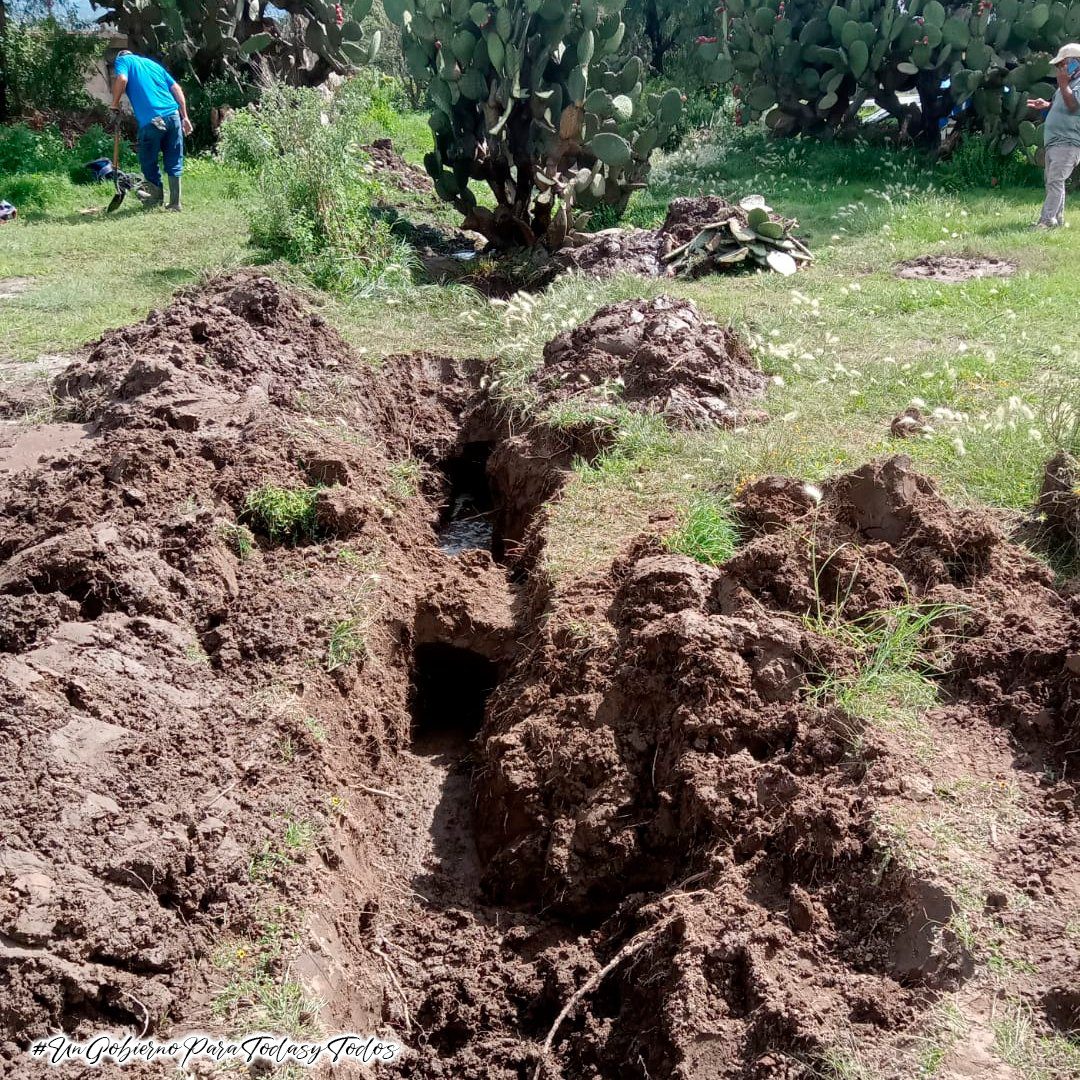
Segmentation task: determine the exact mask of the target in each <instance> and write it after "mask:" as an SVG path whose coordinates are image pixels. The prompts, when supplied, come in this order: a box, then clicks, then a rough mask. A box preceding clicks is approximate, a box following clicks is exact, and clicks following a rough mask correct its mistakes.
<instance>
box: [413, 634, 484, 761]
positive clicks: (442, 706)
mask: <svg viewBox="0 0 1080 1080" xmlns="http://www.w3.org/2000/svg"><path fill="white" fill-rule="evenodd" d="M498 681H499V679H498V669H497V668H496V666H495V664H493V663H492V662H491V661H490V660H485V659H484V657H482V656H480V655H479V654H477V653H474V652H472V651H471V650H469V649H461V648H458V647H456V646H454V645H440V644H430V645H417V647H416V652H415V655H414V667H413V703H412V719H413V750H414V751H415V752H416V753H418V754H439V753H447V752H451V751H457V752H461V751H463V750H464V749H465V746H466V744H467V743H468V742H469V740H470V739H472V738H473V736H474V735H476V734H477V733H478V732H479V731H480V725H481V724H482V723H483V721H484V706H485V705H486V704H487V698H488V695H489V694H490V693H491V691H492V690H494V689H495V685H496V683H497V682H498Z"/></svg>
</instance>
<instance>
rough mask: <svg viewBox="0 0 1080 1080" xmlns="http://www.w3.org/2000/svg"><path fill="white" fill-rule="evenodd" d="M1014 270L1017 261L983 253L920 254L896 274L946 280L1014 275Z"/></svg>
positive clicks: (913, 277) (916, 279)
mask: <svg viewBox="0 0 1080 1080" xmlns="http://www.w3.org/2000/svg"><path fill="white" fill-rule="evenodd" d="M1015 273H1016V264H1015V263H1011V262H1009V261H1008V260H1007V259H997V258H993V257H989V256H983V255H920V256H919V257H918V258H917V259H909V260H908V261H907V262H902V263H899V264H898V265H897V267H896V276H897V277H901V278H911V279H913V280H915V281H943V282H947V283H952V282H957V281H970V280H971V279H972V278H983V277H1012V275H1013V274H1015Z"/></svg>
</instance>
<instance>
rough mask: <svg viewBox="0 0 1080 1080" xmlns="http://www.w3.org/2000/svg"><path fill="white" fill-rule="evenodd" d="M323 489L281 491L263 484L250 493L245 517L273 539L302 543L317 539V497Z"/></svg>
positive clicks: (270, 485)
mask: <svg viewBox="0 0 1080 1080" xmlns="http://www.w3.org/2000/svg"><path fill="white" fill-rule="evenodd" d="M319 490H320V486H319V485H316V486H314V487H303V488H282V487H278V486H277V485H275V484H263V485H262V486H261V487H258V488H256V489H255V490H254V491H250V492H248V495H247V498H246V499H245V500H244V514H245V516H246V517H248V518H249V519H250V520H251V521H252V523H253V524H255V525H256V526H257V527H258V528H260V529H262V531H263V532H265V533H266V535H267V536H269V537H270V539H271V540H274V541H278V542H283V543H291V544H295V543H299V542H300V541H301V540H314V539H315V536H316V531H317V525H316V521H315V498H316V496H317V495H318V493H319Z"/></svg>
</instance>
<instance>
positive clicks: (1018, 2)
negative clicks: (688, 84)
mask: <svg viewBox="0 0 1080 1080" xmlns="http://www.w3.org/2000/svg"><path fill="white" fill-rule="evenodd" d="M716 18H717V27H716V33H715V35H714V36H710V37H701V38H699V39H698V42H697V56H698V59H699V61H700V63H701V64H702V65H703V69H704V73H705V76H706V78H707V80H708V81H710V82H714V83H729V84H731V85H732V93H733V94H734V95H735V96H736V97H738V98H739V100H740V107H739V112H738V115H737V119H739V120H740V121H745V120H748V119H757V118H758V117H760V116H762V115H764V116H765V122H766V124H767V125H768V126H769V127H770V128H771V129H772V130H773V131H774V132H775V133H776V134H778V135H786V134H793V133H811V134H815V133H816V134H830V133H832V134H835V133H836V132H839V131H843V130H844V129H852V128H854V127H855V125H856V124H857V117H858V112H859V109H860V108H861V107H862V105H863V104H864V103H865V102H866V101H868V100H870V99H873V100H874V101H875V102H876V103H877V104H878V105H879V106H881V107H882V108H884V109H886V110H887V111H888V112H889V113H891V114H892V115H893V116H894V117H896V119H897V120H898V121H899V123H900V132H901V134H902V135H904V136H908V137H911V138H915V139H922V140H924V141H927V142H932V143H933V142H936V140H937V137H938V132H939V128H940V124H941V121H942V120H943V119H944V118H945V117H947V116H949V115H950V113H952V112H953V110H954V109H956V108H957V107H962V110H963V111H962V112H961V114H960V117H959V122H960V124H961V126H963V127H966V128H970V129H977V130H981V131H983V132H985V133H986V134H987V135H989V136H990V137H991V138H993V139H994V140H996V142H997V145H998V146H999V147H1000V149H1001V151H1002V153H1005V154H1008V153H1011V152H1012V151H1013V150H1014V149H1015V148H1016V147H1017V146H1018V145H1022V146H1024V147H1026V148H1028V149H1030V150H1034V149H1036V148H1037V147H1038V145H1039V143H1040V140H1041V131H1040V126H1039V125H1038V124H1037V123H1035V122H1033V121H1032V120H1031V119H1030V118H1029V116H1028V112H1029V110H1028V107H1027V101H1028V98H1029V97H1038V96H1047V97H1048V96H1050V94H1051V93H1052V91H1053V85H1052V81H1053V73H1052V71H1051V69H1050V67H1049V64H1048V63H1047V56H1046V54H1047V53H1050V52H1052V51H1054V50H1056V49H1057V48H1058V47H1059V46H1060V45H1061V44H1063V43H1064V42H1065V41H1068V40H1073V39H1076V38H1077V37H1080V0H1071V2H1070V3H1068V4H1066V3H1063V2H1061V0H1054V2H1052V3H1051V2H1046V0H973V2H971V3H963V4H956V3H953V4H948V5H946V4H944V3H942V2H941V0H908V2H898V0H841V2H837V3H831V2H826V0H721V2H720V5H719V7H718V8H717V16H716ZM943 84H945V85H943ZM909 91H914V93H915V95H916V97H917V100H916V101H914V102H908V103H905V102H903V101H902V100H901V95H903V94H905V93H906V92H909Z"/></svg>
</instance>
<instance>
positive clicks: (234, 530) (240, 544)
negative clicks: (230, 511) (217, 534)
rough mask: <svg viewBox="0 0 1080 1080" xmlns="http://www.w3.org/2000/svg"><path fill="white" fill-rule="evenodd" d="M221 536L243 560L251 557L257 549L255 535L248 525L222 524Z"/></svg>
mask: <svg viewBox="0 0 1080 1080" xmlns="http://www.w3.org/2000/svg"><path fill="white" fill-rule="evenodd" d="M221 538H222V539H223V540H224V541H225V543H227V544H228V545H229V547H230V548H232V550H233V552H234V554H235V555H236V557H237V558H238V559H239V560H240V561H241V562H243V561H244V560H245V559H248V558H250V557H251V554H252V552H253V551H254V550H255V537H254V536H253V535H252V533H251V530H250V529H249V528H248V527H247V526H246V525H232V524H227V525H222V526H221Z"/></svg>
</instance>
